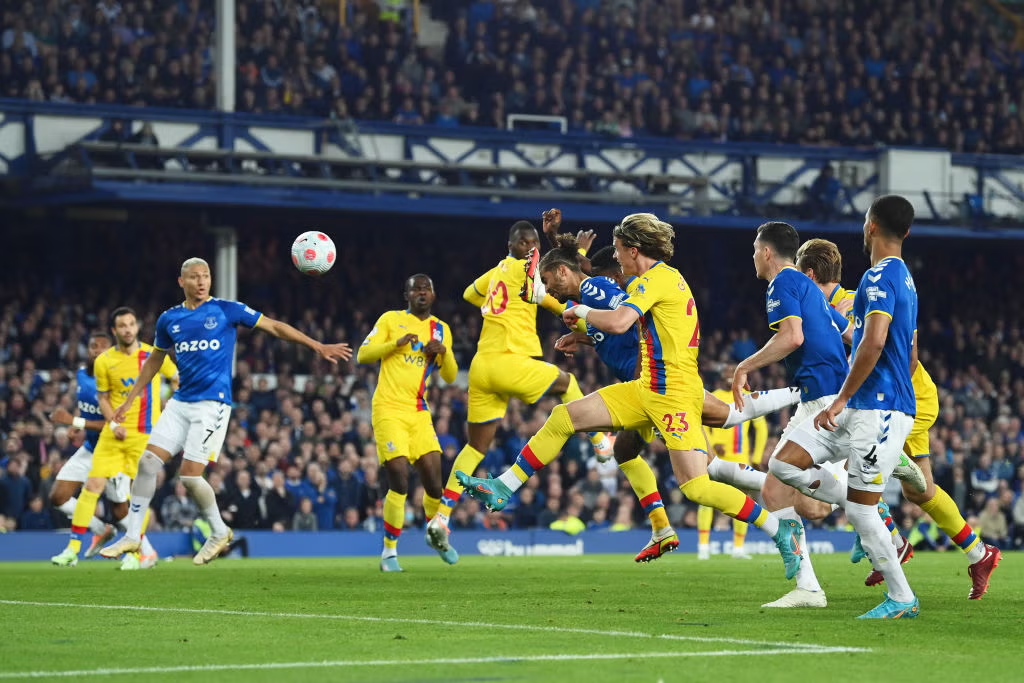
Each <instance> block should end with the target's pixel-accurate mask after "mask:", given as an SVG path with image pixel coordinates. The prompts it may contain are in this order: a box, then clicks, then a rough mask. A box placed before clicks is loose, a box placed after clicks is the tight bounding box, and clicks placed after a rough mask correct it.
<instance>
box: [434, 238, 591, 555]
mask: <svg viewBox="0 0 1024 683" xmlns="http://www.w3.org/2000/svg"><path fill="white" fill-rule="evenodd" d="M539 244H540V237H539V236H538V235H537V229H536V228H534V227H533V225H532V224H531V223H529V222H527V221H518V222H517V223H515V224H514V225H513V226H512V228H511V229H510V230H509V235H508V256H506V257H505V258H503V259H502V260H501V261H500V262H499V263H498V265H496V266H495V267H493V268H491V269H490V270H488V271H487V272H486V273H484V274H483V275H481V276H480V277H478V278H477V279H476V280H474V281H473V283H472V284H470V285H469V287H467V288H466V290H465V291H464V292H463V294H462V297H463V298H464V299H465V300H466V301H468V302H469V303H471V304H473V305H474V306H479V307H480V313H481V315H483V328H482V329H481V330H480V340H479V341H478V342H477V350H476V355H475V356H473V361H472V362H471V363H470V366H469V409H468V415H467V422H468V430H469V441H468V443H467V444H466V445H465V446H464V447H463V448H462V450H461V451H460V452H459V454H458V456H457V457H456V458H455V463H454V464H453V465H452V471H451V474H450V475H449V477H448V481H447V483H446V484H445V488H444V492H443V494H442V496H441V504H440V505H439V506H438V509H437V514H435V515H434V517H433V519H431V520H430V522H429V523H428V524H427V538H428V540H429V543H430V545H431V547H433V548H434V549H435V550H437V551H438V552H440V553H443V552H447V550H448V547H449V544H448V537H449V533H450V531H449V528H448V524H449V518H450V515H451V512H452V508H453V507H455V505H456V504H457V503H458V501H459V498H460V497H461V496H462V485H461V484H460V483H459V481H458V479H457V478H456V477H455V472H456V471H458V470H463V471H467V472H473V471H474V470H475V469H476V467H477V465H479V464H480V461H482V460H483V458H484V453H486V452H487V449H488V448H490V446H491V442H492V441H493V440H494V435H495V433H496V432H497V430H498V421H499V420H501V419H502V418H503V417H505V412H506V411H507V410H508V402H509V399H510V398H513V397H515V398H518V399H519V400H521V401H523V402H524V403H527V404H533V403H536V402H537V401H539V400H540V399H541V397H543V396H545V395H548V394H553V395H555V396H558V397H559V399H561V400H562V402H563V403H564V402H568V401H573V400H576V399H578V398H582V397H583V392H582V391H580V387H579V384H578V383H577V382H576V378H575V377H573V376H572V375H571V374H569V373H567V372H565V371H564V370H561V369H559V368H558V366H556V365H552V364H551V363H546V362H544V361H542V360H538V359H537V358H536V357H537V356H540V355H541V346H540V339H539V338H538V337H537V307H536V306H534V305H533V304H530V303H526V302H525V301H523V300H522V299H521V298H520V297H519V296H518V292H519V290H520V289H522V286H523V281H524V279H525V277H526V276H525V271H524V266H525V259H526V256H527V254H529V253H530V250H531V249H536V248H537V247H538V246H539ZM540 305H541V306H543V307H544V308H546V309H547V310H549V311H551V312H553V313H556V314H561V312H562V311H563V310H564V308H565V307H564V306H563V305H561V304H559V303H558V302H557V301H555V299H554V298H552V297H550V296H549V297H545V298H544V299H543V300H542V301H541V304H540ZM591 443H592V444H594V449H595V451H598V452H601V451H605V450H607V451H611V443H610V442H609V441H608V439H607V436H606V435H605V434H600V433H598V434H593V435H591Z"/></svg>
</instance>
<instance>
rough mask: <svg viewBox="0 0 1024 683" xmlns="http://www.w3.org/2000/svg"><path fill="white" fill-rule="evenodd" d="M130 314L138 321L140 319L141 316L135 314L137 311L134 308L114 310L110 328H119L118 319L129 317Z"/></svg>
mask: <svg viewBox="0 0 1024 683" xmlns="http://www.w3.org/2000/svg"><path fill="white" fill-rule="evenodd" d="M128 314H131V315H132V317H133V318H135V319H136V320H138V319H139V316H137V315H136V314H135V309H133V308H129V307H128V306H118V307H117V308H115V309H114V310H113V312H112V313H111V314H110V327H111V329H113V328H114V327H117V319H118V318H120V317H121V316H122V315H128Z"/></svg>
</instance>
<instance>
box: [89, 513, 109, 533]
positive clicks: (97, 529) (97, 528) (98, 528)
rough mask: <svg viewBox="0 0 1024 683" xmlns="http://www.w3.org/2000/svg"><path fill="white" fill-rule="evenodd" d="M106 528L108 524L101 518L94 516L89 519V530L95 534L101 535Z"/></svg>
mask: <svg viewBox="0 0 1024 683" xmlns="http://www.w3.org/2000/svg"><path fill="white" fill-rule="evenodd" d="M106 530H107V525H106V524H104V523H103V522H102V521H101V520H99V519H97V518H96V517H93V518H92V519H90V520H89V531H91V532H93V533H94V534H95V535H97V536H99V535H100V534H102V533H103V532H104V531H106Z"/></svg>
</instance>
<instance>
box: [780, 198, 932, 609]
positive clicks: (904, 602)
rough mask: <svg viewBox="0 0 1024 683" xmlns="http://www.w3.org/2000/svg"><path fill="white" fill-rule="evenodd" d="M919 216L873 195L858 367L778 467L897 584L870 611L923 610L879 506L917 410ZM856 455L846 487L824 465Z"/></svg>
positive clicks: (859, 305)
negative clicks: (909, 240) (911, 263)
mask: <svg viewBox="0 0 1024 683" xmlns="http://www.w3.org/2000/svg"><path fill="white" fill-rule="evenodd" d="M913 219H914V209H913V206H912V205H911V204H910V202H908V201H907V200H906V199H905V198H903V197H900V196H897V195H885V196H882V197H879V198H878V199H876V200H875V201H874V202H872V204H871V207H870V208H869V209H868V211H867V213H866V215H865V220H864V248H865V250H866V251H867V252H868V253H869V254H870V257H871V268H870V269H869V270H868V271H867V272H865V273H864V276H863V278H862V279H861V284H860V287H859V288H858V290H857V295H856V298H855V299H854V306H853V315H854V333H853V364H852V366H851V367H850V372H849V375H848V376H847V377H846V379H845V381H844V382H843V385H842V387H841V389H840V390H839V393H838V395H836V396H832V397H828V398H826V399H825V400H827V401H829V405H828V406H827V407H825V408H824V409H823V410H821V411H820V412H819V413H818V414H817V416H815V417H814V419H813V420H805V421H804V422H803V423H801V424H800V425H799V426H798V427H797V428H796V429H795V430H794V431H793V432H792V434H791V435H790V440H789V442H788V443H786V444H785V445H784V446H783V447H782V449H781V451H780V452H779V453H778V455H777V457H775V458H774V459H773V460H772V462H771V465H770V469H771V472H772V474H774V475H775V476H776V477H778V478H779V479H780V480H781V481H783V482H785V483H787V484H789V485H790V486H793V487H794V488H797V489H798V490H800V491H802V492H803V493H805V494H807V495H810V496H813V497H814V498H817V499H818V500H822V501H825V502H828V503H836V504H842V505H843V507H844V509H845V510H846V515H847V518H848V519H849V520H850V522H851V523H852V524H853V527H854V529H855V530H856V531H857V533H858V534H860V537H861V543H862V544H863V547H864V549H865V551H866V553H867V555H868V557H869V558H870V559H871V563H872V565H873V566H874V567H875V569H878V570H879V571H881V573H882V575H883V576H884V577H885V581H886V583H887V585H888V588H889V593H887V594H886V597H885V600H884V601H883V602H882V603H881V604H880V605H878V606H877V607H875V608H874V609H872V610H869V611H868V612H866V613H864V614H862V615H861V616H860V618H862V619H899V618H912V617H916V616H917V615H918V614H919V613H920V603H919V601H918V598H917V596H916V595H915V594H914V592H913V590H911V588H910V585H909V583H907V578H906V575H905V574H904V573H903V568H902V567H901V566H900V562H899V560H898V559H897V557H896V548H895V547H894V545H893V543H892V540H891V538H892V537H891V535H890V534H889V532H888V530H887V529H886V528H885V524H884V523H883V522H882V520H881V519H880V518H879V516H878V512H877V506H878V501H879V499H880V498H881V493H882V491H883V490H884V489H885V484H886V482H887V480H888V479H889V476H890V475H891V474H892V472H893V470H894V469H895V467H896V465H897V464H898V462H899V460H900V456H901V455H902V452H903V444H904V443H905V442H906V440H907V436H908V435H909V434H910V430H911V427H912V425H913V421H914V420H913V416H914V415H915V414H916V412H917V408H916V403H915V400H914V387H913V384H912V383H911V381H910V368H911V362H912V360H913V359H914V358H915V357H916V354H917V336H916V330H917V291H916V289H915V287H914V279H913V277H912V276H911V275H910V272H909V271H908V270H907V266H906V264H905V263H904V262H903V259H902V258H901V255H902V247H903V240H904V239H905V238H906V236H907V234H908V233H909V232H910V225H911V223H912V222H913ZM794 251H795V250H794ZM819 293H820V292H819ZM822 300H824V297H822ZM847 408H849V409H847ZM847 456H848V463H847V467H848V477H849V479H848V484H847V487H846V490H845V491H843V490H842V488H841V486H840V485H839V483H838V482H837V481H836V480H835V479H834V478H832V477H827V476H821V475H820V470H818V469H817V467H816V466H817V465H820V464H821V463H823V462H828V461H832V462H836V461H840V460H842V459H844V458H847ZM816 480H817V481H816ZM844 498H845V502H844Z"/></svg>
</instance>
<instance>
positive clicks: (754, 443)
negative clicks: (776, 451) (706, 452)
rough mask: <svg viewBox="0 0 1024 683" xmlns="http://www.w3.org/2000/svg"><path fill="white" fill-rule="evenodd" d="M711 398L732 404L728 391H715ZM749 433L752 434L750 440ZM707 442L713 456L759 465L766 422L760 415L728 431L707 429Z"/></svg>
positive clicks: (766, 426) (763, 444)
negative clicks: (709, 443) (712, 451)
mask: <svg viewBox="0 0 1024 683" xmlns="http://www.w3.org/2000/svg"><path fill="white" fill-rule="evenodd" d="M711 395H712V396H715V397H717V398H720V399H722V400H723V401H725V402H726V403H732V392H731V391H729V390H728V389H715V390H714V391H712V392H711ZM750 432H753V438H751V435H750ZM708 440H709V441H710V442H711V447H712V449H713V450H714V454H715V455H717V456H718V457H720V458H722V459H723V460H728V461H729V462H744V463H747V464H754V465H757V464H760V462H761V459H762V458H763V457H764V447H765V444H767V443H768V421H767V420H766V419H765V418H764V416H763V415H762V416H761V417H755V418H754V419H753V420H748V421H747V422H743V423H741V424H738V425H736V426H735V427H729V428H728V429H717V428H714V427H712V428H709V429H708Z"/></svg>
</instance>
